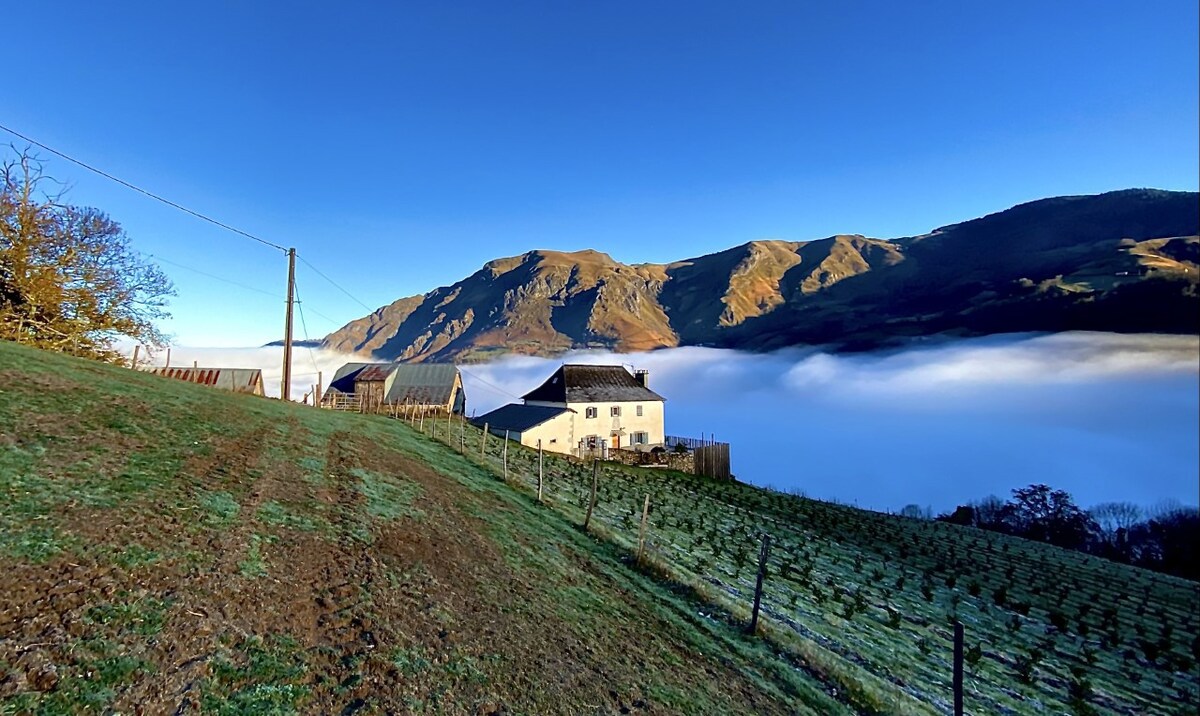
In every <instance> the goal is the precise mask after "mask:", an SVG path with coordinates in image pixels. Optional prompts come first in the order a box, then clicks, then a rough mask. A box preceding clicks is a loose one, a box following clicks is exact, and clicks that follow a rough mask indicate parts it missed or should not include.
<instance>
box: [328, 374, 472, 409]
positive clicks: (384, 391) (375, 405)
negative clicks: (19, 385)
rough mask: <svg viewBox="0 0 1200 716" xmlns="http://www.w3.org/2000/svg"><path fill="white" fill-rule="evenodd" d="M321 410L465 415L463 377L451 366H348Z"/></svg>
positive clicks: (332, 388)
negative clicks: (433, 412) (405, 410)
mask: <svg viewBox="0 0 1200 716" xmlns="http://www.w3.org/2000/svg"><path fill="white" fill-rule="evenodd" d="M321 407H322V408H331V409H334V410H353V411H361V412H379V411H384V410H387V409H389V408H400V407H404V408H406V409H415V410H426V411H437V412H446V411H450V412H452V413H459V414H461V413H463V412H464V411H465V410H466V407H467V396H466V393H465V392H464V391H463V384H462V375H461V374H460V373H459V371H458V368H457V367H456V366H454V365H451V364H449V363H417V364H407V363H347V364H345V365H344V366H342V367H341V368H339V369H338V371H337V373H336V374H334V376H333V382H331V383H330V384H329V388H328V389H327V390H326V391H325V393H324V395H322V396H321Z"/></svg>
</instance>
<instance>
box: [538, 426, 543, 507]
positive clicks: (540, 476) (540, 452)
mask: <svg viewBox="0 0 1200 716" xmlns="http://www.w3.org/2000/svg"><path fill="white" fill-rule="evenodd" d="M541 501H542V441H541V439H540V438H539V439H538V502H541Z"/></svg>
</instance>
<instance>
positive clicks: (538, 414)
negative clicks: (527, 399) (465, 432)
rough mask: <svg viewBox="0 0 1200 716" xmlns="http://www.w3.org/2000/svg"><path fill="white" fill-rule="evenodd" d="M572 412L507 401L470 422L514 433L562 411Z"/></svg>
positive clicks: (551, 417)
mask: <svg viewBox="0 0 1200 716" xmlns="http://www.w3.org/2000/svg"><path fill="white" fill-rule="evenodd" d="M572 412H575V411H573V410H570V409H569V408H554V407H550V406H548V405H519V404H517V403H509V404H508V405H503V406H501V407H499V408H496V409H495V410H493V411H492V412H490V413H484V414H483V415H480V416H479V417H478V418H474V419H472V421H471V422H472V423H474V424H475V425H478V426H483V425H484V424H486V425H487V426H488V430H511V431H512V432H514V433H522V432H525V431H526V430H528V429H530V428H533V427H536V426H538V425H541V424H542V423H544V422H546V421H548V420H552V419H554V418H557V417H558V416H560V415H562V414H563V413H572Z"/></svg>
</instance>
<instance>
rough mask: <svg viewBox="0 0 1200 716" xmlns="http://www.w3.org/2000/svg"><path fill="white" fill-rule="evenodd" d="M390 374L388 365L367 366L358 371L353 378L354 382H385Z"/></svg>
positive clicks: (390, 368)
mask: <svg viewBox="0 0 1200 716" xmlns="http://www.w3.org/2000/svg"><path fill="white" fill-rule="evenodd" d="M391 373H392V366H390V365H369V366H367V367H366V368H363V369H362V370H360V371H358V375H356V376H354V380H355V381H356V382H357V381H360V380H387V377H388V376H389V375H391Z"/></svg>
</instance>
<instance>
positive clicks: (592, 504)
mask: <svg viewBox="0 0 1200 716" xmlns="http://www.w3.org/2000/svg"><path fill="white" fill-rule="evenodd" d="M599 480H600V461H599V460H597V459H596V458H592V495H591V497H589V498H588V509H587V516H586V517H584V518H583V531H584V532H586V531H587V528H588V525H590V524H591V523H592V510H594V509H596V483H597V482H599Z"/></svg>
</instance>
